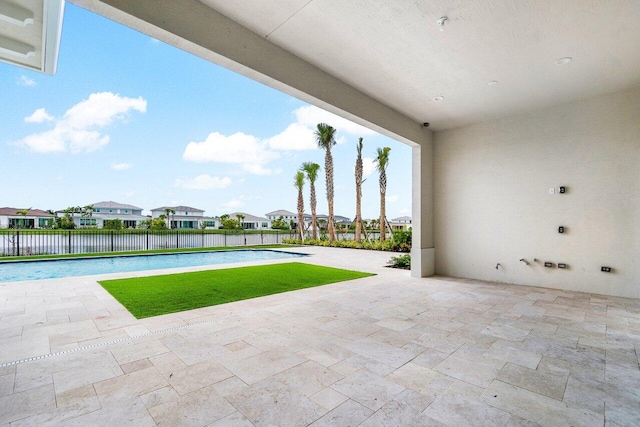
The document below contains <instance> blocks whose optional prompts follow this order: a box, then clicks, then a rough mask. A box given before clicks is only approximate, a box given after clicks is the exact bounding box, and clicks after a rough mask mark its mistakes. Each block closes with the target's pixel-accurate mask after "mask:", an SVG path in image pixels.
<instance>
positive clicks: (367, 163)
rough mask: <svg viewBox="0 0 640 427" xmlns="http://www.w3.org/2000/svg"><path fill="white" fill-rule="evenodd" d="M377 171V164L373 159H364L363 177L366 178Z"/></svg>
mask: <svg viewBox="0 0 640 427" xmlns="http://www.w3.org/2000/svg"><path fill="white" fill-rule="evenodd" d="M375 170H376V164H375V162H374V161H373V159H372V158H371V157H363V158H362V176H364V177H365V178H366V177H368V176H369V175H371V174H372V173H373V172H374V171H375Z"/></svg>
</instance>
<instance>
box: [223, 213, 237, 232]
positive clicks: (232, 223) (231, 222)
mask: <svg viewBox="0 0 640 427" xmlns="http://www.w3.org/2000/svg"><path fill="white" fill-rule="evenodd" d="M220 224H221V226H220V228H223V229H225V230H238V229H240V228H242V226H241V225H240V222H239V221H238V220H236V219H231V217H230V216H229V215H228V214H224V215H220Z"/></svg>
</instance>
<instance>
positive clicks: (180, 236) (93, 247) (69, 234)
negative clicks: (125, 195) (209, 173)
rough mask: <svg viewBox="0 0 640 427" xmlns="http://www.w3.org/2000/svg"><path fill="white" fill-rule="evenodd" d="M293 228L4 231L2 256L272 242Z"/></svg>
mask: <svg viewBox="0 0 640 427" xmlns="http://www.w3.org/2000/svg"><path fill="white" fill-rule="evenodd" d="M294 236H295V231H291V230H285V231H281V230H159V231H151V230H88V229H83V230H15V229H5V230H0V257H7V256H29V255H58V254H84V253H96V252H125V251H144V250H155V249H189V248H208V247H216V246H247V245H269V244H279V243H282V239H286V238H291V237H294Z"/></svg>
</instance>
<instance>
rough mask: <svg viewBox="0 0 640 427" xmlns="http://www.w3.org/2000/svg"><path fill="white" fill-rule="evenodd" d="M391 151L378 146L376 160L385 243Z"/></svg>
mask: <svg viewBox="0 0 640 427" xmlns="http://www.w3.org/2000/svg"><path fill="white" fill-rule="evenodd" d="M389 151H391V148H389V147H384V148H378V150H377V154H378V156H377V157H376V159H375V160H374V162H375V163H376V169H378V172H379V173H380V243H383V242H384V241H385V240H386V237H387V233H386V231H387V220H386V218H387V213H386V200H385V196H386V194H387V167H388V166H389Z"/></svg>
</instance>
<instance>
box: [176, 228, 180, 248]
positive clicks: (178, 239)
mask: <svg viewBox="0 0 640 427" xmlns="http://www.w3.org/2000/svg"><path fill="white" fill-rule="evenodd" d="M178 248H180V235H179V234H178V229H177V228H176V249H178Z"/></svg>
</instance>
